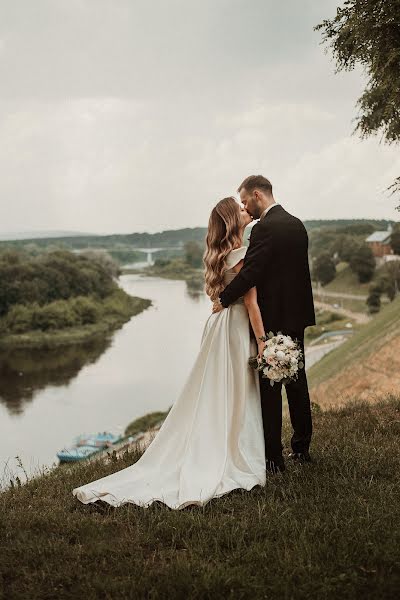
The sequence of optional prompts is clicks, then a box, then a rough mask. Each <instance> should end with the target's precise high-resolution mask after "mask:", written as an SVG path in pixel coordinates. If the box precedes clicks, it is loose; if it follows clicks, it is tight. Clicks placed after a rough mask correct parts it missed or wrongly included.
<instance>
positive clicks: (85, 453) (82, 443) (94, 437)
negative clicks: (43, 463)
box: [57, 431, 124, 462]
mask: <svg viewBox="0 0 400 600" xmlns="http://www.w3.org/2000/svg"><path fill="white" fill-rule="evenodd" d="M123 439H124V438H123V436H121V435H118V434H114V433H110V432H108V431H103V432H101V433H92V434H82V435H79V436H78V437H76V438H75V440H74V443H73V444H72V446H70V447H68V448H63V449H62V450H60V451H59V452H57V457H58V459H59V460H60V462H75V461H78V460H83V459H85V458H88V457H89V456H92V455H93V454H96V453H97V452H100V451H102V450H105V449H107V448H112V447H113V446H115V445H117V444H119V443H120V442H121V441H122V440H123Z"/></svg>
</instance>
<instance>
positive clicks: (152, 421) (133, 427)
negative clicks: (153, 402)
mask: <svg viewBox="0 0 400 600" xmlns="http://www.w3.org/2000/svg"><path fill="white" fill-rule="evenodd" d="M168 413H169V410H165V411H156V412H152V413H148V414H147V415H144V416H143V417H139V418H138V419H135V420H134V421H132V423H129V425H128V426H127V427H126V429H125V435H135V433H139V432H140V431H147V430H148V429H151V428H152V427H154V426H155V425H157V424H158V423H160V421H163V420H164V419H165V418H166V416H167V415H168Z"/></svg>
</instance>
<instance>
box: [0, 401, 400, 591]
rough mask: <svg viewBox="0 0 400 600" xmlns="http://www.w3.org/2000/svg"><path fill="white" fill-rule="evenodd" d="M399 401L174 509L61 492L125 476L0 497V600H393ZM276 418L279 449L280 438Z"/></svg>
mask: <svg viewBox="0 0 400 600" xmlns="http://www.w3.org/2000/svg"><path fill="white" fill-rule="evenodd" d="M399 417H400V399H399V398H388V399H387V400H385V401H381V402H380V403H378V404H376V405H368V404H361V403H359V404H349V405H348V406H346V407H344V408H341V409H340V410H329V411H320V412H317V413H315V416H314V439H313V446H312V454H313V457H314V462H313V463H312V464H308V465H303V466H302V465H297V464H288V468H287V470H286V472H285V473H284V474H283V475H277V476H273V475H268V476H267V482H266V485H265V487H264V488H260V487H257V488H254V489H253V490H252V491H251V492H246V491H242V490H238V491H236V492H233V493H231V494H228V495H226V496H224V497H223V498H220V499H215V500H213V501H211V502H210V503H209V504H207V505H206V506H205V507H203V508H199V507H188V508H186V509H184V510H182V511H172V510H169V509H167V508H166V507H165V506H163V505H162V504H156V505H153V506H152V507H150V508H148V509H143V508H139V507H136V506H134V505H129V504H128V505H125V506H123V507H120V508H112V507H110V506H109V505H107V504H105V503H102V502H99V503H96V504H91V505H83V504H81V503H80V502H79V501H78V500H77V499H76V498H74V497H73V496H72V489H73V488H75V487H77V486H79V485H82V484H83V483H86V482H89V481H93V480H95V479H98V478H100V477H103V476H105V475H108V474H109V473H112V472H115V471H118V470H120V469H123V468H125V467H127V466H129V465H131V464H133V463H134V462H135V461H136V460H137V459H138V457H139V455H138V454H137V452H132V451H131V452H126V453H125V454H124V455H123V456H122V457H120V458H117V457H115V460H114V461H112V462H107V463H102V462H86V463H83V464H78V465H74V466H71V467H70V466H68V467H66V468H59V469H55V470H53V471H51V472H49V473H47V474H45V475H43V476H41V477H38V478H37V479H33V480H31V481H30V482H28V483H27V484H26V485H22V486H17V485H15V484H14V486H13V487H11V488H10V489H8V490H7V491H5V492H3V493H2V494H0V515H1V516H0V538H1V539H2V540H3V543H2V544H1V545H0V597H4V598H18V599H29V600H36V599H37V600H38V599H40V600H44V599H47V598H48V599H50V598H55V597H57V598H60V599H63V598H86V599H87V600H95V599H97V598H154V599H156V598H174V599H175V598H176V599H180V598H182V599H185V600H186V598H198V599H203V598H213V599H214V598H235V599H236V598H241V599H243V598H246V599H247V598H248V599H253V598H270V599H278V598H282V599H291V598H296V600H302V599H304V600H310V599H315V600H327V599H332V600H333V599H336V598H341V599H342V600H346V599H348V600H353V599H354V598H365V599H371V600H372V599H373V600H384V599H385V600H386V599H387V600H389V599H390V600H391V599H392V598H395V597H396V596H397V592H398V589H399V585H400V559H399V554H398V548H399V545H400V528H399V516H400V515H399V512H400V511H399V502H398V496H397V490H398V485H399V477H400V475H399V474H400V468H399V467H400V464H399V452H398V448H397V443H398V434H399ZM290 433H291V430H290V424H289V422H288V420H287V419H285V420H284V439H285V441H286V442H288V440H289V439H290Z"/></svg>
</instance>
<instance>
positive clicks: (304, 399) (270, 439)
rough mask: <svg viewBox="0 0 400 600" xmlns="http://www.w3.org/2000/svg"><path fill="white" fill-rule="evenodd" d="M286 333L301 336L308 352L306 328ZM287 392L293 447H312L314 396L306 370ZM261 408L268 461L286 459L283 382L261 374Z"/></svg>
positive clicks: (286, 332)
mask: <svg viewBox="0 0 400 600" xmlns="http://www.w3.org/2000/svg"><path fill="white" fill-rule="evenodd" d="M282 333H284V334H286V335H290V336H291V337H292V339H295V338H297V340H298V341H299V342H300V346H301V349H302V352H303V354H304V331H302V332H293V331H292V332H289V331H283V332H282ZM285 387H286V394H287V398H288V404H289V414H290V420H291V423H292V427H293V435H292V439H291V446H292V450H293V452H304V451H306V450H308V449H309V446H310V442H311V435H312V418H311V406H310V396H309V393H308V384H307V376H306V371H305V369H301V371H300V373H299V377H298V379H297V381H293V382H291V383H289V384H288V385H286V386H285ZM260 392H261V410H262V418H263V426H264V440H265V457H266V459H267V460H268V459H269V460H278V461H280V460H282V450H283V445H282V384H281V383H275V384H274V385H273V386H271V384H270V382H269V379H265V378H262V377H261V373H260Z"/></svg>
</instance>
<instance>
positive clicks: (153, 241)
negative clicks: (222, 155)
mask: <svg viewBox="0 0 400 600" xmlns="http://www.w3.org/2000/svg"><path fill="white" fill-rule="evenodd" d="M389 222H391V223H393V222H392V221H387V220H374V219H337V220H310V221H305V222H304V224H305V226H306V228H307V230H308V231H313V230H315V229H320V228H326V229H332V230H335V229H337V230H343V229H345V228H346V227H349V226H354V225H371V226H372V230H375V229H376V230H378V229H387V226H388V224H389ZM206 233H207V228H206V227H186V228H184V229H168V230H165V231H161V232H159V233H115V234H110V235H95V234H90V233H75V232H62V231H52V232H31V233H29V232H25V233H21V232H20V233H15V234H12V233H10V234H6V233H3V234H0V247H1V246H4V245H7V246H12V247H22V246H24V245H26V244H32V243H33V244H35V245H37V246H39V247H41V248H44V247H47V246H49V245H55V244H56V245H62V246H63V247H64V248H72V249H81V248H88V247H91V248H115V247H116V246H121V247H126V246H129V247H130V248H132V247H133V248H147V247H153V248H154V247H159V248H171V247H177V246H180V245H183V244H184V243H185V242H187V241H192V240H194V241H198V242H202V243H203V242H204V239H205V237H206ZM13 236H15V237H13Z"/></svg>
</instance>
